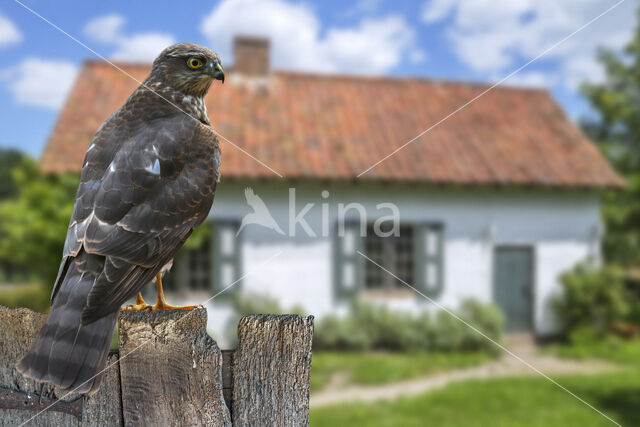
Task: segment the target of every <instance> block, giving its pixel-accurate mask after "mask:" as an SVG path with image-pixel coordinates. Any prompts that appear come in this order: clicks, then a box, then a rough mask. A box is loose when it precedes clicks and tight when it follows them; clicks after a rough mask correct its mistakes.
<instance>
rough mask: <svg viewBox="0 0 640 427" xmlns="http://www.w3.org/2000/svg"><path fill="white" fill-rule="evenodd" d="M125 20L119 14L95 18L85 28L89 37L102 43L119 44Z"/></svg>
mask: <svg viewBox="0 0 640 427" xmlns="http://www.w3.org/2000/svg"><path fill="white" fill-rule="evenodd" d="M124 22H125V19H124V17H123V16H121V15H118V14H117V13H110V14H108V15H104V16H100V17H98V18H94V19H92V20H91V21H89V22H88V23H87V25H85V27H84V33H85V34H86V35H87V37H89V38H91V39H93V40H95V41H98V42H102V43H118V42H119V41H120V40H121V38H122V34H121V32H122V27H123V26H124Z"/></svg>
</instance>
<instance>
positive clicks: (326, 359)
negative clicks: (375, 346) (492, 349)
mask: <svg viewBox="0 0 640 427" xmlns="http://www.w3.org/2000/svg"><path fill="white" fill-rule="evenodd" d="M490 359H491V356H490V355H489V354H487V353H485V352H476V353H431V352H429V353H385V352H372V353H338V352H314V353H313V357H312V363H311V391H312V392H314V391H318V390H321V389H322V388H324V387H325V386H326V385H327V384H328V383H329V382H330V381H331V378H332V377H333V376H334V375H336V374H339V373H342V374H343V375H344V379H345V380H346V383H348V384H362V385H374V384H384V383H390V382H394V381H401V380H406V379H410V378H418V377H422V376H426V375H429V374H432V373H434V372H437V371H443V370H450V369H457V368H465V367H469V366H473V365H478V364H481V363H483V362H486V361H488V360H490Z"/></svg>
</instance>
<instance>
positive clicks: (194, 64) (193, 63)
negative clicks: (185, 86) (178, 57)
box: [187, 57, 204, 70]
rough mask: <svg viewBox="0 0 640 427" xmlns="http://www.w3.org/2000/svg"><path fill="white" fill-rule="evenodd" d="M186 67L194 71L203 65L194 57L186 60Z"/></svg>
mask: <svg viewBox="0 0 640 427" xmlns="http://www.w3.org/2000/svg"><path fill="white" fill-rule="evenodd" d="M187 65H188V66H189V68H191V69H193V70H195V69H196V68H200V67H202V66H203V65H204V63H203V62H202V60H201V59H198V58H196V57H191V58H189V59H188V60H187Z"/></svg>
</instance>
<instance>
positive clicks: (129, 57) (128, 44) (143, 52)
mask: <svg viewBox="0 0 640 427" xmlns="http://www.w3.org/2000/svg"><path fill="white" fill-rule="evenodd" d="M125 21H126V20H125V18H124V17H123V16H121V15H118V14H115V13H111V14H108V15H104V16H100V17H98V18H95V19H92V20H91V21H89V22H88V23H87V25H85V27H84V33H85V34H86V35H87V37H89V38H91V39H92V40H95V41H97V42H101V43H105V44H109V45H113V46H114V47H115V51H114V52H113V54H112V55H111V58H113V59H117V60H121V61H136V62H150V61H153V60H154V59H155V57H156V56H158V54H159V53H160V52H162V50H163V49H164V48H166V47H167V46H169V45H172V44H174V43H175V38H174V37H173V36H172V35H171V34H168V33H159V32H146V33H135V34H129V35H126V34H124V32H123V27H124V24H125Z"/></svg>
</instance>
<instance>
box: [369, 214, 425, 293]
mask: <svg viewBox="0 0 640 427" xmlns="http://www.w3.org/2000/svg"><path fill="white" fill-rule="evenodd" d="M364 239H365V245H364V254H365V255H366V256H368V257H369V258H371V259H372V260H373V261H375V262H376V263H377V264H379V265H381V266H382V267H384V269H386V270H388V271H390V272H391V273H393V274H394V275H396V276H398V277H399V278H400V279H402V280H404V281H405V282H407V283H409V284H412V283H413V276H414V274H413V273H414V261H413V226H407V225H404V226H401V227H400V233H399V235H398V236H389V237H380V236H377V235H376V234H375V232H374V230H373V226H372V225H369V226H368V227H367V236H366V237H365V238H364ZM364 287H365V289H367V290H373V291H379V290H387V291H391V290H394V289H403V290H404V289H406V285H404V284H403V283H402V282H400V281H399V280H398V279H396V278H395V277H393V276H392V275H391V274H389V273H387V272H386V271H384V270H383V269H382V268H380V267H378V266H377V265H375V264H374V263H372V262H367V263H365V274H364Z"/></svg>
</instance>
